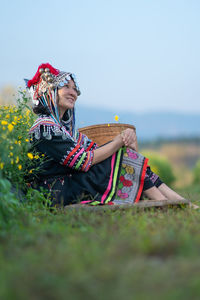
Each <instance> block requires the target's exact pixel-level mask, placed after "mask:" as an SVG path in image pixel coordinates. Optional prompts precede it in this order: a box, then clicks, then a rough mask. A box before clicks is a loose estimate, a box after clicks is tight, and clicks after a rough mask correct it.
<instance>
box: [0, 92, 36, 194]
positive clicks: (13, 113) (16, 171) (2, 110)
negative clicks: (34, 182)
mask: <svg viewBox="0 0 200 300" xmlns="http://www.w3.org/2000/svg"><path fill="white" fill-rule="evenodd" d="M28 102H29V98H27V97H26V93H25V91H24V92H22V91H20V92H19V98H18V99H17V106H15V105H10V106H0V140H1V143H0V175H1V176H2V177H3V178H6V179H8V180H9V181H10V182H11V183H12V184H14V185H15V186H17V187H20V188H23V187H24V186H25V182H24V177H25V176H27V175H28V172H30V170H31V172H33V171H34V170H33V169H32V166H34V160H35V159H38V155H37V154H33V153H28V151H29V148H30V144H29V137H28V131H29V129H30V127H31V125H32V124H33V122H34V118H35V116H34V114H33V113H32V111H31V109H30V108H29V105H28ZM27 153H28V156H27Z"/></svg>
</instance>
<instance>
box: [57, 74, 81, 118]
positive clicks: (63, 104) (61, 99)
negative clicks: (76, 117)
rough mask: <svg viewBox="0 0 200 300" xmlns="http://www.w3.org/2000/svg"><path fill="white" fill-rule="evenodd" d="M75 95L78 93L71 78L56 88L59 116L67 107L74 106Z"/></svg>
mask: <svg viewBox="0 0 200 300" xmlns="http://www.w3.org/2000/svg"><path fill="white" fill-rule="evenodd" d="M77 97H78V95H77V91H76V87H75V84H74V81H73V80H69V81H68V84H66V85H65V86H64V87H62V88H61V89H58V108H59V110H60V115H61V117H62V116H63V114H64V113H65V111H66V110H67V109H72V108H74V105H75V102H76V99H77Z"/></svg>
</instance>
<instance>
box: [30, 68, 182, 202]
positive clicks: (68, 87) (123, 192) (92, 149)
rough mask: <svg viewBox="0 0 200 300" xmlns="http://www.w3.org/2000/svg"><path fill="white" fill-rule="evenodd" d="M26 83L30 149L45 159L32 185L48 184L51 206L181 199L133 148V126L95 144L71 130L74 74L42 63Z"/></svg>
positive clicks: (75, 88) (75, 93) (75, 91)
mask: <svg viewBox="0 0 200 300" xmlns="http://www.w3.org/2000/svg"><path fill="white" fill-rule="evenodd" d="M27 87H28V89H29V91H30V93H31V96H32V99H33V103H34V106H33V111H34V112H35V113H36V114H38V119H37V120H36V121H35V123H34V124H33V126H32V127H31V129H30V140H31V143H32V150H33V151H36V152H38V153H39V154H40V156H41V157H42V158H43V159H42V161H41V160H40V159H39V160H38V162H37V163H38V164H39V167H40V172H38V173H37V174H34V175H35V176H34V178H32V182H31V185H32V186H33V187H35V188H37V189H40V188H43V189H47V190H48V191H49V192H50V194H51V200H52V205H68V204H74V203H80V202H81V203H88V204H92V205H97V204H125V203H126V204H127V203H136V202H138V201H139V200H140V198H141V195H142V194H143V195H145V197H147V198H148V199H154V200H166V199H180V200H181V199H183V198H182V197H181V196H180V195H178V194H177V193H176V192H174V191H173V190H171V189H170V188H169V187H168V186H167V185H166V184H164V183H163V182H162V181H161V179H160V178H159V177H158V176H157V175H156V174H155V173H153V172H152V171H151V169H150V167H149V166H147V162H148V159H147V158H145V157H144V156H142V155H141V154H139V153H137V152H136V151H135V149H136V135H135V132H134V130H132V129H126V130H124V131H123V132H122V133H121V134H119V135H117V136H116V137H115V138H114V139H113V140H112V141H111V142H109V143H107V144H105V145H103V146H101V147H98V145H96V143H95V142H93V141H91V140H90V139H89V138H88V137H87V136H86V135H84V134H82V133H80V132H78V131H77V130H76V129H75V113H74V106H75V103H76V100H77V98H78V96H79V95H80V90H79V87H78V84H77V82H76V79H75V76H74V74H72V73H69V72H61V71H59V70H57V69H55V68H53V67H52V66H51V65H50V64H42V65H40V66H39V68H38V70H37V72H36V74H35V76H34V77H33V79H32V80H29V81H27Z"/></svg>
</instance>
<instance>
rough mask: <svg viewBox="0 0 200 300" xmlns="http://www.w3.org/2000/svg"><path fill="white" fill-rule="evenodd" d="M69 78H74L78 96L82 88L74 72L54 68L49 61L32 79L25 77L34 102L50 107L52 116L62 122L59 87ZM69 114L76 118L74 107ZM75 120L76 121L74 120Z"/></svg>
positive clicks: (41, 66) (39, 68)
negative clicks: (59, 109)
mask: <svg viewBox="0 0 200 300" xmlns="http://www.w3.org/2000/svg"><path fill="white" fill-rule="evenodd" d="M69 80H73V81H74V84H75V88H76V91H77V94H78V96H79V95H80V89H79V86H78V84H77V81H76V77H75V75H74V74H73V73H70V72H63V71H60V70H58V69H55V68H53V67H52V66H51V65H50V64H49V63H46V64H41V65H40V66H39V67H38V70H37V72H36V74H35V75H34V77H33V78H32V79H31V80H27V79H25V82H26V85H27V88H28V89H29V92H30V95H31V98H32V101H33V104H34V105H35V106H37V105H39V104H42V105H43V106H44V107H46V108H48V109H49V112H50V115H51V117H52V118H53V119H54V121H55V122H56V123H58V124H60V118H59V113H58V107H57V89H59V88H62V87H64V85H66V84H67V83H68V81H69ZM68 116H69V118H70V119H71V120H70V121H72V119H74V109H72V110H70V111H69V112H68ZM74 122H75V121H74Z"/></svg>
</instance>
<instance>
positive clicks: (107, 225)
mask: <svg viewBox="0 0 200 300" xmlns="http://www.w3.org/2000/svg"><path fill="white" fill-rule="evenodd" d="M20 99H21V100H20ZM20 99H19V103H18V105H17V106H7V107H3V106H2V107H0V141H1V143H0V300H15V299H16V300H40V299H41V300H43V299H50V300H51V299H52V300H54V299H56V300H57V299H59V300H62V299H77V300H79V299H81V300H82V299H95V300H96V299H97V300H101V299H109V300H110V299H111V300H112V299H115V300H118V299H120V300H121V299H164V300H165V299H170V300H171V299H176V300H177V299H178V300H179V299H181V300H184V299H199V295H200V276H199V275H200V254H199V253H200V238H199V227H198V226H199V224H200V209H199V210H191V209H189V208H184V209H175V208H174V209H168V210H167V211H160V210H158V209H157V210H148V211H139V212H137V211H136V209H134V207H133V208H131V209H128V210H121V209H120V210H118V211H115V212H114V211H111V210H109V209H102V210H101V209H100V210H98V211H96V212H95V211H93V212H88V211H86V210H84V209H80V210H78V211H69V210H64V209H63V210H58V209H57V210H51V211H50V210H49V208H48V205H46V206H45V205H43V204H42V203H46V204H47V202H46V200H45V198H44V196H43V194H42V193H39V192H36V191H33V190H31V189H28V191H27V194H26V197H25V198H26V202H25V203H20V202H19V199H16V196H15V195H14V194H13V193H12V192H11V187H12V188H13V187H20V189H22V188H24V187H25V186H26V184H25V182H24V176H25V175H29V173H34V172H35V171H37V170H35V169H34V167H33V166H34V160H35V159H40V158H38V155H37V153H31V152H29V139H28V130H29V128H30V126H31V124H33V120H34V118H35V116H33V114H32V112H31V111H30V109H29V108H28V101H29V99H28V98H27V97H26V95H25V93H24V92H21V98H20ZM170 147H171V146H170ZM176 148H177V146H176ZM166 149H167V150H166ZM182 149H183V147H181V148H178V153H182V155H186V154H187V153H189V152H191V151H190V150H191V148H188V149H189V150H188V152H187V151H186V150H185V152H184V151H182ZM196 149H197V148H194V151H193V154H194V155H193V158H195V161H196V160H197V159H198V157H199V156H198V155H199V154H198V153H199V152H197V150H198V151H199V147H198V149H197V150H196ZM164 150H165V152H166V153H164V154H166V157H168V158H169V160H170V159H172V158H173V161H172V160H170V162H171V163H173V165H174V162H176V161H177V159H176V158H174V153H175V152H174V150H173V151H172V149H171V148H169V147H168V148H166V147H165V148H164ZM164 150H163V151H164ZM159 152H161V150H159ZM170 153H171V154H173V157H172V155H169V154H170ZM184 157H185V156H184ZM41 160H42V158H41ZM183 161H184V162H185V159H184V158H183ZM179 167H180V168H179V172H180V174H179V173H177V175H178V176H177V178H181V184H180V185H176V187H181V189H180V190H179V192H180V193H181V194H182V195H183V196H184V197H185V198H186V199H190V200H191V201H192V202H194V203H196V204H200V186H199V185H196V186H193V185H192V182H193V181H192V180H193V179H192V177H191V176H192V173H191V170H189V172H190V173H188V174H189V176H190V177H191V179H190V178H189V179H190V181H189V182H190V185H189V187H188V188H187V187H186V186H187V184H188V177H187V176H188V175H187V172H185V171H184V172H183V171H182V170H183V169H181V168H182V167H184V168H185V166H182V164H181V163H180V166H179ZM185 174H186V175H187V176H186V175H185ZM184 178H185V179H184ZM184 180H185V181H184ZM14 191H16V188H15V189H14Z"/></svg>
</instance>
